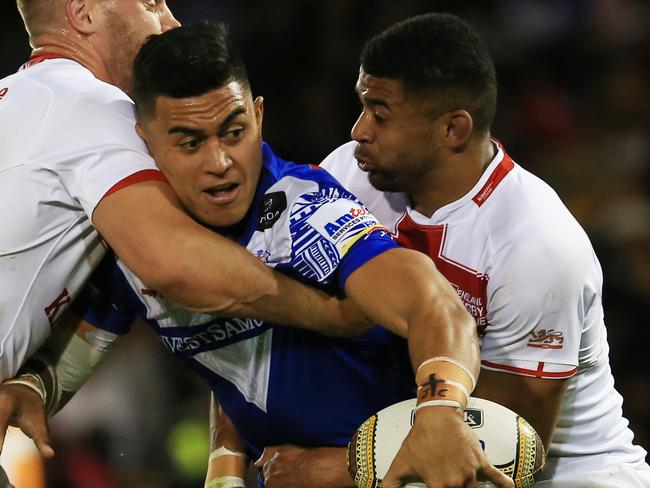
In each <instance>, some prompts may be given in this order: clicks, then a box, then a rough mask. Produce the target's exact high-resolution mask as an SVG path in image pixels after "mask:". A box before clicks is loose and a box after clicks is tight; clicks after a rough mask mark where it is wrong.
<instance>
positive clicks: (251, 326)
mask: <svg viewBox="0 0 650 488" xmlns="http://www.w3.org/2000/svg"><path fill="white" fill-rule="evenodd" d="M269 328H270V325H269V324H267V323H265V322H263V321H262V320H254V319H237V318H234V319H224V318H219V319H216V320H214V321H213V322H209V323H207V324H203V325H195V326H191V327H157V333H158V335H159V336H160V339H161V340H162V342H163V344H164V345H165V346H166V347H167V349H169V350H170V351H171V352H172V353H173V354H175V355H177V356H183V357H190V356H193V355H195V354H198V353H201V352H205V351H212V350H215V349H219V348H222V347H224V346H228V345H230V344H234V343H235V342H240V341H245V340H247V339H251V338H253V337H256V336H258V335H260V334H262V333H263V332H264V331H265V330H267V329H269Z"/></svg>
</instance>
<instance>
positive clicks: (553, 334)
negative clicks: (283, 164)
mask: <svg viewBox="0 0 650 488" xmlns="http://www.w3.org/2000/svg"><path fill="white" fill-rule="evenodd" d="M494 143H495V147H496V149H497V153H496V156H495V157H494V159H493V160H492V162H491V163H490V164H489V166H488V167H487V169H486V171H485V172H484V174H483V175H482V177H481V178H480V180H479V181H478V182H477V183H476V185H475V186H474V188H472V189H471V190H470V191H469V192H468V193H467V194H466V195H465V196H464V197H462V198H460V199H459V200H457V201H455V202H452V203H450V204H448V205H445V206H444V207H442V208H440V209H438V210H437V211H436V212H435V213H434V214H433V215H432V216H431V217H427V216H425V215H422V214H420V213H418V212H417V211H415V210H413V209H411V208H409V207H408V200H407V198H406V197H405V195H403V194H398V193H385V194H384V193H382V192H379V191H377V190H375V189H374V188H373V187H372V186H371V185H370V183H369V182H368V178H367V175H366V174H365V173H363V172H362V171H361V170H360V169H359V168H358V166H357V164H356V160H355V159H354V155H353V151H354V148H355V146H356V143H354V142H350V143H348V144H345V145H343V146H341V147H340V148H338V149H337V150H335V151H334V152H333V153H332V154H330V155H329V156H328V157H327V158H326V159H325V160H324V161H323V167H324V168H325V169H327V170H328V171H329V172H330V173H332V175H333V176H334V177H335V178H337V179H338V180H339V181H340V182H341V183H342V184H343V186H344V187H345V188H347V189H348V190H349V191H350V192H352V193H354V194H356V195H357V196H358V197H359V199H361V201H363V202H364V204H365V205H366V206H367V207H368V208H369V209H370V211H371V212H373V214H374V215H376V216H377V217H378V219H379V220H380V221H381V222H382V223H383V224H384V225H386V226H387V227H388V228H389V229H391V231H392V232H393V233H394V235H395V236H396V238H397V241H398V242H399V243H400V244H401V245H403V246H405V247H409V248H412V249H417V250H420V251H422V252H425V253H426V254H428V255H429V256H430V257H431V258H432V259H433V261H434V262H435V264H436V266H437V267H438V269H439V270H440V272H441V273H442V274H443V275H444V276H445V277H446V278H447V279H448V280H449V281H450V282H451V284H452V285H453V286H454V288H455V289H456V290H457V292H458V295H459V296H460V298H461V299H462V300H463V302H464V303H465V306H466V307H467V309H468V310H469V311H470V313H471V314H472V315H473V316H474V318H475V319H476V322H477V325H478V330H479V334H480V336H481V364H482V367H483V368H486V369H492V370H497V371H507V372H510V373H514V374H521V375H527V376H532V377H537V378H569V379H568V381H569V385H568V389H567V391H566V394H565V397H564V401H563V404H562V407H561V411H560V414H559V418H558V422H557V426H556V429H555V432H554V435H553V439H552V442H551V446H550V449H549V455H548V459H547V465H546V467H545V468H544V472H543V476H542V477H541V478H540V479H542V480H544V479H551V478H552V479H553V480H562V479H580V478H579V477H580V476H582V475H583V474H584V473H586V472H590V471H594V470H596V469H603V468H604V467H606V466H610V465H614V464H621V463H627V464H630V465H632V466H634V467H638V468H639V469H647V468H648V466H647V465H646V464H645V462H644V458H645V454H646V453H645V451H644V450H643V449H642V448H640V447H638V446H634V445H633V444H632V438H633V434H632V432H631V431H630V430H629V429H628V427H627V424H628V422H627V420H626V419H625V418H623V415H622V397H621V396H620V395H619V394H618V393H617V392H616V390H615V389H614V380H613V377H612V375H611V371H610V367H609V359H608V353H609V346H608V344H607V331H606V329H605V324H604V321H603V308H602V301H601V288H602V272H601V269H600V265H599V263H598V260H597V258H596V256H595V254H594V251H593V248H592V246H591V243H590V242H589V239H588V237H587V235H586V234H585V232H584V231H583V229H582V228H581V227H580V225H579V224H578V222H577V221H576V220H575V219H574V217H573V216H572V215H571V213H570V212H569V211H568V210H567V208H566V207H565V206H564V204H563V203H562V202H561V200H560V198H559V197H558V196H557V194H556V193H555V192H554V191H553V189H552V188H550V187H549V186H548V185H547V184H546V183H544V182H543V181H542V180H540V179H539V178H537V177H536V176H534V175H532V174H531V173H529V172H528V171H526V170H524V169H523V168H521V167H520V166H519V165H517V164H516V163H514V162H513V161H512V159H511V158H510V157H509V156H508V155H507V154H506V153H505V152H504V150H503V148H502V147H501V145H500V144H498V142H496V141H494Z"/></svg>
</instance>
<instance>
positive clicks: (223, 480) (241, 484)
mask: <svg viewBox="0 0 650 488" xmlns="http://www.w3.org/2000/svg"><path fill="white" fill-rule="evenodd" d="M205 488H246V482H245V481H244V480H243V479H242V478H239V477H237V476H219V477H218V478H215V479H213V480H210V481H206V482H205Z"/></svg>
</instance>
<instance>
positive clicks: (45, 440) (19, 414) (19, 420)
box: [0, 384, 54, 458]
mask: <svg viewBox="0 0 650 488" xmlns="http://www.w3.org/2000/svg"><path fill="white" fill-rule="evenodd" d="M10 425H13V426H15V427H19V428H20V429H21V430H22V431H23V432H24V433H25V434H26V435H27V436H28V437H31V438H32V440H33V441H34V444H36V447H37V448H38V450H39V452H40V453H41V455H42V456H43V457H46V458H51V457H52V456H54V450H53V449H52V447H51V446H50V437H49V433H48V429H47V420H46V414H45V407H44V406H43V399H42V398H41V397H40V396H39V395H38V393H36V392H35V391H34V390H32V389H31V388H28V387H26V386H23V385H18V384H2V385H0V451H2V446H3V444H4V439H5V434H6V433H7V428H8V427H9V426H10Z"/></svg>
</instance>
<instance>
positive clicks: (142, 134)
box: [135, 122, 149, 148]
mask: <svg viewBox="0 0 650 488" xmlns="http://www.w3.org/2000/svg"><path fill="white" fill-rule="evenodd" d="M135 131H136V132H137V133H138V135H139V136H140V139H142V140H143V141H144V142H145V144H147V148H148V147H149V141H147V134H146V132H145V131H144V129H143V128H142V125H141V124H140V122H136V124H135Z"/></svg>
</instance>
